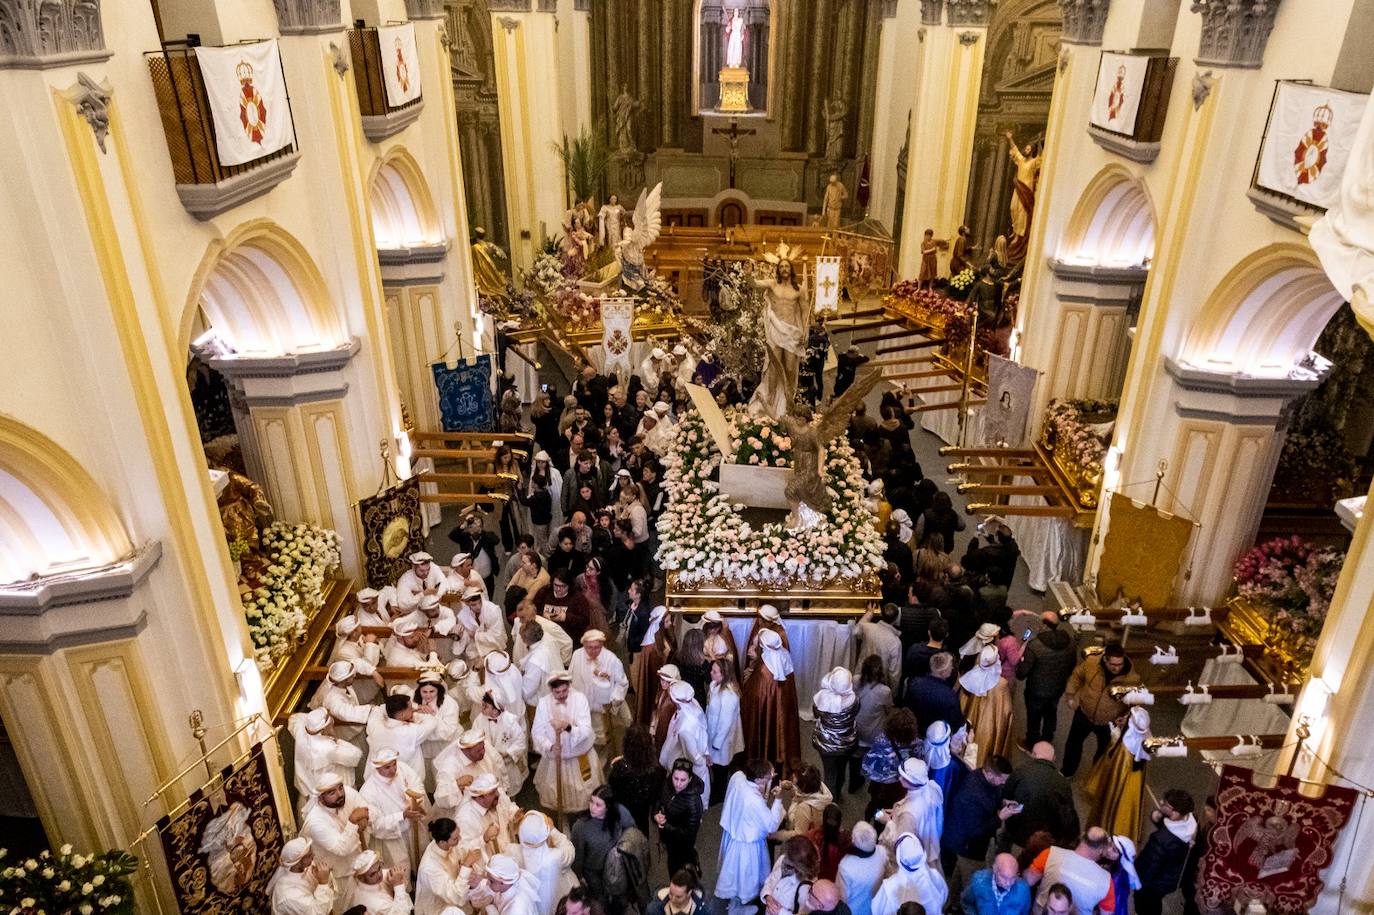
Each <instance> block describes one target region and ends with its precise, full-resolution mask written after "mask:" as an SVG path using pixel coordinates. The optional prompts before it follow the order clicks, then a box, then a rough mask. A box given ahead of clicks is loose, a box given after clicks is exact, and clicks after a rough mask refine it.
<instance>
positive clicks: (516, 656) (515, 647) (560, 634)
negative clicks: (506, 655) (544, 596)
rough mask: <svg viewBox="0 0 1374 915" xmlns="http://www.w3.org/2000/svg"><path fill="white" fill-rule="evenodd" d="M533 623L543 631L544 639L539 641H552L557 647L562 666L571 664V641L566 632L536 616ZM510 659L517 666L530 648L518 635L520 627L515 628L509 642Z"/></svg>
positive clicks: (547, 620) (552, 622) (551, 622)
mask: <svg viewBox="0 0 1374 915" xmlns="http://www.w3.org/2000/svg"><path fill="white" fill-rule="evenodd" d="M534 621H535V622H536V623H538V624H539V628H540V629H543V630H544V638H543V639H542V640H541V641H545V642H547V641H549V640H550V639H552V640H553V644H555V645H557V646H558V657H559V658H560V659H561V660H562V661H563V663H564V664H569V663H571V662H572V654H573V640H572V636H570V635H568V630H566V629H564V628H563V627H562V626H560V625H558V624H557V623H555V622H554V621H553V620H551V619H547V618H546V617H542V616H536V617H535V618H534ZM510 651H511V655H510V656H511V659H512V660H514V661H515V663H516V664H519V663H520V662H521V661H522V660H524V658H525V655H527V654H529V652H530V648H529V646H528V645H526V644H525V639H524V637H523V636H521V635H520V627H519V626H516V627H515V637H514V638H513V639H512V640H511V649H510Z"/></svg>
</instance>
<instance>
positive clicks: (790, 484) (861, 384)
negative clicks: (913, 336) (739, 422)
mask: <svg viewBox="0 0 1374 915" xmlns="http://www.w3.org/2000/svg"><path fill="white" fill-rule="evenodd" d="M882 377H883V371H882V369H880V368H869V369H866V370H865V371H863V372H862V373H861V374H860V375H859V376H858V377H857V378H855V379H854V383H853V384H852V385H850V386H849V389H848V390H847V391H845V392H844V393H843V394H841V395H840V396H839V397H837V398H835V400H834V401H833V402H832V403H831V404H830V406H829V407H827V408H826V411H825V412H824V413H822V414H821V417H820V419H819V420H818V421H816V422H812V414H811V406H810V405H809V404H807V403H805V402H800V401H799V402H796V403H794V404H793V405H792V409H791V410H790V411H789V412H788V414H787V416H785V417H783V418H782V427H783V428H784V429H785V430H786V431H787V434H788V436H789V437H790V438H791V439H792V476H791V478H790V479H789V480H788V481H787V485H786V486H785V487H784V488H783V495H785V496H786V497H787V501H788V503H789V504H790V505H791V506H792V513H791V514H790V515H788V517H787V526H788V528H789V529H791V530H797V529H798V528H806V527H813V526H815V525H816V524H817V523H819V522H820V520H821V517H822V516H823V515H825V514H826V513H828V512H829V511H830V505H831V499H830V493H829V492H827V491H826V488H825V479H824V478H823V476H822V474H821V463H822V460H823V458H824V454H825V446H826V445H827V444H829V443H830V442H831V441H832V440H833V439H834V438H835V436H837V435H840V434H842V433H843V432H844V431H845V429H846V428H848V426H849V418H850V417H851V416H853V415H854V411H855V410H856V409H858V406H859V404H861V403H863V399H864V398H865V397H867V396H868V392H869V391H871V390H873V388H874V386H876V385H877V383H878V382H879V381H881V380H882Z"/></svg>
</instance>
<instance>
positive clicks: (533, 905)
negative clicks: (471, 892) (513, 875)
mask: <svg viewBox="0 0 1374 915" xmlns="http://www.w3.org/2000/svg"><path fill="white" fill-rule="evenodd" d="M478 899H479V900H482V899H483V897H478ZM485 899H486V900H489V901H487V902H486V915H539V887H537V886H535V884H534V878H533V877H531V876H530V875H529V874H528V873H526V872H524V871H521V873H520V877H519V878H518V879H517V880H516V881H515V883H513V884H512V885H511V887H510V889H508V890H506V891H505V892H504V893H493V892H491V890H490V888H488V889H487V891H486V894H485Z"/></svg>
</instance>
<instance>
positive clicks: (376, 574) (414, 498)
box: [358, 476, 425, 588]
mask: <svg viewBox="0 0 1374 915" xmlns="http://www.w3.org/2000/svg"><path fill="white" fill-rule="evenodd" d="M358 514H359V515H360V516H361V517H362V522H363V561H364V563H365V565H366V567H367V585H368V587H370V588H384V587H386V586H387V585H389V584H391V583H392V582H394V581H395V580H396V579H398V578H400V577H401V574H402V573H403V572H405V571H406V570H407V569H409V568H410V560H409V559H407V558H406V557H408V556H409V555H410V554H411V553H413V552H415V551H416V550H418V549H421V546H422V544H423V543H424V542H425V526H424V517H423V513H422V511H421V503H420V478H419V477H418V476H412V477H411V478H410V479H408V480H402V481H401V482H400V483H397V484H396V485H395V486H393V487H391V488H390V489H386V490H383V491H382V492H379V493H377V494H376V495H375V496H372V497H371V498H368V499H363V500H361V501H359V502H358Z"/></svg>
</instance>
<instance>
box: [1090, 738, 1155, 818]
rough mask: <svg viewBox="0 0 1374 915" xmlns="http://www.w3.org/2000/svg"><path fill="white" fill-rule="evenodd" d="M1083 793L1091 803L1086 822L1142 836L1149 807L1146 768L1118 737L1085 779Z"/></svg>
mask: <svg viewBox="0 0 1374 915" xmlns="http://www.w3.org/2000/svg"><path fill="white" fill-rule="evenodd" d="M1083 793H1084V795H1086V796H1087V798H1088V801H1089V807H1088V814H1087V818H1086V819H1085V820H1084V821H1083V822H1085V823H1092V824H1093V825H1095V826H1101V827H1102V828H1103V829H1105V830H1107V832H1109V833H1111V834H1112V835H1121V836H1126V837H1127V838H1129V839H1136V838H1138V837H1139V836H1140V814H1141V811H1142V810H1143V809H1144V807H1145V766H1144V764H1142V765H1139V766H1137V765H1136V764H1135V756H1134V755H1133V754H1132V753H1131V750H1130V748H1129V747H1127V746H1126V744H1125V742H1124V741H1122V740H1121V739H1120V738H1117V739H1116V740H1115V741H1114V742H1113V743H1112V746H1111V749H1109V750H1108V751H1107V752H1106V753H1105V754H1103V756H1102V758H1101V759H1099V760H1098V761H1097V762H1095V763H1093V766H1092V768H1091V769H1089V770H1088V772H1087V774H1086V775H1085V776H1084V777H1083Z"/></svg>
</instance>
